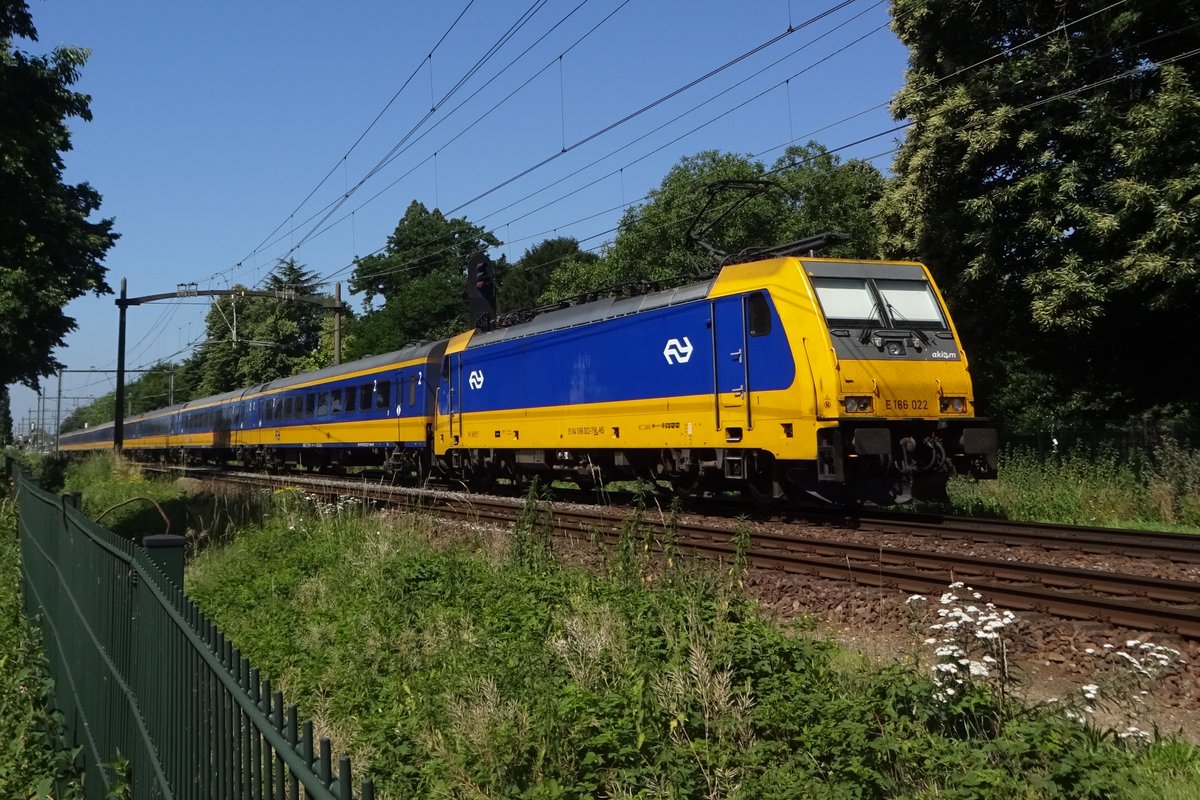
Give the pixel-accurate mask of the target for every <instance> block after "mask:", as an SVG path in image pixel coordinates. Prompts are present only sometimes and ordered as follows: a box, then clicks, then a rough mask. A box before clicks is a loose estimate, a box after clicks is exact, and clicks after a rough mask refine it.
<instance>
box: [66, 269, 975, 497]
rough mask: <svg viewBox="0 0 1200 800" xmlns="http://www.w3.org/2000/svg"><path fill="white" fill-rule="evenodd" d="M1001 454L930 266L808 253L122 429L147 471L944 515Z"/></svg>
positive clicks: (91, 432)
mask: <svg viewBox="0 0 1200 800" xmlns="http://www.w3.org/2000/svg"><path fill="white" fill-rule="evenodd" d="M485 316H486V315H485ZM112 442H113V425H112V423H109V424H106V425H99V426H96V427H92V428H89V429H86V430H81V431H74V432H71V433H66V434H63V435H62V436H61V439H60V449H61V450H63V451H66V452H86V451H89V450H94V449H99V448H107V447H111V446H112ZM996 442H997V437H996V430H995V428H994V427H993V426H992V425H991V424H990V423H989V421H988V420H987V419H986V418H985V417H982V416H980V415H978V414H977V412H976V399H975V395H974V392H973V387H972V382H971V375H970V369H969V362H968V359H967V354H966V353H965V352H964V350H963V347H962V343H961V341H960V339H959V336H958V333H957V331H956V329H955V327H954V322H953V320H952V318H951V316H950V314H949V313H948V311H947V308H946V304H945V301H944V299H943V297H942V294H941V292H940V291H939V289H938V287H937V284H936V283H935V281H934V279H933V276H932V275H931V274H930V272H929V270H928V269H927V268H926V267H925V266H924V265H922V264H920V263H917V262H911V261H868V260H852V259H834V258H819V257H815V256H805V255H803V254H789V255H782V256H777V257H764V258H759V259H757V260H751V261H745V262H742V263H731V264H726V265H725V266H723V267H721V268H720V269H719V271H717V272H715V273H714V274H713V275H712V276H711V277H709V278H708V279H706V280H699V281H693V282H690V283H687V284H684V285H678V286H673V287H667V288H661V289H658V290H656V291H649V292H645V293H640V294H634V295H631V296H610V297H601V298H597V299H591V300H590V301H588V302H578V303H569V304H563V305H561V306H559V307H554V308H550V309H546V310H543V311H541V312H540V313H537V314H532V315H527V316H526V317H525V318H524V319H521V320H519V321H516V322H514V323H513V324H480V325H478V326H477V327H475V328H473V329H471V330H467V331H464V332H463V333H460V334H458V335H456V336H453V337H451V338H448V339H443V340H439V341H432V342H423V343H419V344H414V345H412V346H409V347H406V348H404V349H402V350H399V351H396V352H392V353H387V354H383V355H377V356H372V357H369V358H365V359H362V360H358V361H354V362H350V363H345V364H340V365H337V366H331V367H327V368H325V369H321V370H318V371H316V372H309V373H305V374H302V375H295V376H292V377H287V378H280V379H278V380H273V381H268V382H265V383H262V384H259V385H256V386H249V387H245V388H243V389H238V390H236V391H231V392H226V393H224V394H220V395H215V396H212V397H204V398H200V399H196V400H191V401H189V402H187V403H183V404H179V405H175V406H173V407H170V408H163V409H160V410H157V411H152V412H149V413H145V414H140V415H137V416H134V417H130V418H129V419H127V420H126V421H125V425H124V448H125V452H126V453H127V454H128V455H129V456H130V457H131V458H133V459H135V460H144V461H166V462H177V463H207V464H230V463H237V464H240V465H242V466H244V467H246V468H256V469H309V470H342V469H346V468H353V467H380V468H385V469H388V470H392V471H394V473H395V474H396V475H398V476H403V477H407V478H409V479H411V480H414V481H419V480H424V479H426V478H428V477H430V476H441V477H444V478H446V479H449V480H452V481H459V482H461V483H463V484H466V485H467V486H468V487H470V488H472V489H474V490H485V489H487V488H488V487H489V486H491V485H492V484H493V483H494V482H496V481H497V480H501V479H509V480H514V481H527V480H530V479H532V478H533V477H536V476H541V477H542V478H543V479H548V480H566V481H571V482H574V483H576V484H578V485H580V486H583V487H589V488H590V487H598V486H602V485H604V484H607V483H610V482H613V481H623V480H638V479H644V480H650V481H653V482H655V483H658V484H669V485H670V486H672V487H674V488H675V489H676V490H678V491H680V492H682V493H689V494H694V493H703V492H725V491H734V492H742V493H747V494H750V495H752V496H754V497H756V498H758V499H760V500H763V501H789V500H792V501H809V500H813V499H815V500H817V501H821V502H830V503H864V502H867V503H878V504H890V503H902V502H906V501H908V500H911V499H913V498H918V499H922V498H925V499H934V500H936V499H942V498H944V493H945V487H946V482H947V480H948V478H949V476H951V475H953V474H963V475H970V476H974V477H976V478H980V479H987V478H992V477H995V471H996Z"/></svg>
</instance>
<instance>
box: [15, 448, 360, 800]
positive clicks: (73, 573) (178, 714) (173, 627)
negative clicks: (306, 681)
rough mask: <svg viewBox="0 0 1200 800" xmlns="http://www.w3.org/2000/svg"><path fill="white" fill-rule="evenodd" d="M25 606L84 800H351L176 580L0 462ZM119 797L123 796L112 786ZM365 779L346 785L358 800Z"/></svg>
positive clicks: (346, 772) (328, 763)
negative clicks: (74, 750) (74, 753)
mask: <svg viewBox="0 0 1200 800" xmlns="http://www.w3.org/2000/svg"><path fill="white" fill-rule="evenodd" d="M5 470H6V472H7V473H8V474H9V475H10V476H11V477H12V480H13V484H14V486H15V488H16V494H17V511H18V531H19V536H20V546H21V559H22V591H23V593H24V598H25V608H26V611H27V613H28V615H29V617H30V618H31V619H32V620H35V621H36V623H37V624H38V625H40V627H41V630H42V639H43V643H44V646H45V650H46V655H47V657H48V660H49V662H50V670H51V674H52V676H53V678H54V682H55V702H56V704H57V706H58V709H59V710H60V711H61V712H62V713H63V715H64V717H65V722H66V731H67V736H68V737H69V739H68V744H69V745H70V746H72V747H79V748H81V758H82V761H83V763H82V767H83V772H84V787H85V790H86V794H87V797H88V798H89V800H91V799H92V798H95V800H103V799H104V798H108V797H112V796H118V797H119V796H122V795H123V794H124V795H125V796H128V797H131V798H135V799H136V800H140V799H141V798H206V799H207V800H218V799H219V800H225V798H248V799H251V800H271V799H272V798H278V800H283V798H299V797H300V796H301V793H303V796H304V797H307V798H313V799H314V800H353V798H355V795H354V793H353V788H352V778H351V767H350V759H349V758H342V759H341V760H340V762H339V764H338V768H337V771H336V773H335V771H334V769H333V764H332V757H331V752H332V748H331V745H330V742H329V740H328V739H324V738H323V739H321V740H320V741H319V742H315V741H314V736H313V725H312V722H311V721H309V720H306V721H304V722H300V721H299V720H298V714H297V710H296V706H294V705H286V704H285V703H284V698H283V695H282V693H280V692H278V691H272V689H271V682H270V680H269V679H267V680H264V679H262V678H261V676H260V674H259V671H258V669H256V668H254V667H252V666H251V665H250V663H249V661H248V660H247V659H246V657H245V656H243V655H242V654H241V652H240V651H239V650H238V648H236V647H234V646H233V644H232V642H230V641H229V640H228V639H227V638H226V637H225V635H224V634H223V633H222V632H221V631H220V630H219V629H218V628H217V626H216V625H215V624H214V623H213V622H212V621H211V620H209V619H208V618H207V617H206V616H205V615H204V614H203V613H202V612H201V611H200V610H199V609H198V608H196V606H195V605H194V604H193V603H192V602H191V601H190V600H189V599H188V598H187V596H186V595H185V594H184V593H183V591H182V584H183V580H182V574H177V575H173V576H169V575H168V574H165V573H164V571H163V568H162V565H163V564H166V565H167V569H168V572H171V571H174V570H172V569H171V567H170V558H167V559H165V560H164V559H155V558H154V557H153V556H152V555H151V553H150V552H148V551H147V550H146V549H144V548H143V547H141V546H139V545H137V544H135V543H133V542H131V541H129V540H127V539H125V538H122V537H119V536H117V535H116V534H114V533H112V532H111V531H108V530H105V529H104V528H101V527H99V526H98V525H96V524H94V523H93V522H92V521H91V520H89V519H88V518H87V517H86V516H85V515H84V514H83V513H82V512H81V511H80V510H79V509H78V508H77V499H75V498H72V497H71V496H70V495H64V496H62V497H58V496H55V495H52V494H49V493H47V492H45V491H43V490H42V489H41V488H40V487H39V486H38V485H37V482H36V480H35V479H34V478H33V477H32V476H31V475H30V474H29V472H28V471H27V470H26V469H25V468H24V467H23V466H22V465H21V464H20V463H19V462H16V461H14V460H12V459H11V458H10V459H7V460H6V464H5ZM125 787H127V788H125ZM374 794H375V790H374V785H373V784H372V782H371V781H370V780H365V781H363V782H362V783H361V785H360V787H359V794H358V797H359V798H361V800H372V798H373V797H374Z"/></svg>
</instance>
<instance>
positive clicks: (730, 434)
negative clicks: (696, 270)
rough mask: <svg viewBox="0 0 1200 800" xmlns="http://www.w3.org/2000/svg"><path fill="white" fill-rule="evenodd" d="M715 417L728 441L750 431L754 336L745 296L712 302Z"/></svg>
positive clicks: (718, 428) (751, 422) (739, 439)
mask: <svg viewBox="0 0 1200 800" xmlns="http://www.w3.org/2000/svg"><path fill="white" fill-rule="evenodd" d="M712 321H713V324H712V330H711V336H712V353H713V415H714V417H715V419H716V427H717V430H719V431H723V432H724V433H725V441H727V442H730V443H734V442H740V441H741V440H742V435H743V433H744V432H745V431H746V430H748V429H750V428H751V427H752V425H753V420H752V419H751V415H750V341H749V339H750V337H749V332H748V329H747V308H746V298H745V297H722V298H719V299H717V300H714V301H712Z"/></svg>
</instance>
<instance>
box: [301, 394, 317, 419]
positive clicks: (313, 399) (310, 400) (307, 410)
mask: <svg viewBox="0 0 1200 800" xmlns="http://www.w3.org/2000/svg"><path fill="white" fill-rule="evenodd" d="M316 414H317V393H316V392H309V393H308V394H306V395H305V396H304V416H306V417H314V416H316Z"/></svg>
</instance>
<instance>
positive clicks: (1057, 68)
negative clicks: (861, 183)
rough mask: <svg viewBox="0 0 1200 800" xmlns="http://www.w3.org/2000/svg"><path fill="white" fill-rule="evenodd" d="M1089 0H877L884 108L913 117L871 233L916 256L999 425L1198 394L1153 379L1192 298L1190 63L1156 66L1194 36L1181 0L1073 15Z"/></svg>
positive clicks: (1199, 259) (1196, 147)
mask: <svg viewBox="0 0 1200 800" xmlns="http://www.w3.org/2000/svg"><path fill="white" fill-rule="evenodd" d="M1103 5H1104V4H1103V3H1100V2H1085V0H1064V1H1063V2H1056V3H1033V2H1019V3H977V2H974V1H973V0H895V2H894V4H893V16H894V19H895V23H894V25H895V30H896V32H897V34H898V35H899V36H900V38H901V40H902V41H903V42H904V43H905V44H906V45H907V46H908V48H909V70H908V78H907V83H906V85H905V86H904V88H903V89H902V90H901V91H900V92H899V94H898V95H897V96H896V98H895V100H894V102H893V105H892V112H893V114H894V115H895V116H896V118H898V119H904V118H907V119H909V120H911V121H912V123H913V125H912V127H911V128H909V130H908V133H907V136H906V138H905V140H904V142H903V145H902V146H901V149H900V151H899V153H898V155H897V157H896V161H895V164H894V171H895V173H896V178H895V180H894V182H893V183H892V184H891V185H890V186H889V188H888V190H887V193H886V197H885V199H884V200H883V201H882V202H881V204H880V212H881V216H882V218H883V220H884V222H885V225H886V228H887V230H888V234H887V238H886V240H885V244H884V249H885V251H886V252H887V253H889V254H891V255H896V256H908V257H915V258H919V259H921V260H922V261H924V262H926V263H927V264H928V265H929V267H930V268H931V269H932V270H933V271H934V273H935V275H936V276H937V278H938V280H939V282H940V283H941V284H942V287H943V289H944V290H945V291H946V292H947V294H948V297H949V300H950V303H951V307H952V310H953V311H954V312H955V314H956V317H957V320H958V322H959V327H960V330H961V331H962V333H963V335H964V338H965V339H966V345H967V349H968V352H970V353H971V354H972V355H973V357H974V358H973V361H974V364H975V374H976V377H977V379H979V380H978V383H979V384H980V385H981V387H982V388H983V391H982V392H981V394H983V395H984V396H985V397H986V396H991V397H993V398H994V399H995V401H996V402H995V408H996V410H998V411H999V412H1000V413H1001V414H1003V415H1004V416H1006V417H1008V418H1009V419H1010V421H1016V422H1019V421H1020V420H1021V419H1026V420H1029V421H1030V423H1031V424H1033V423H1034V421H1038V422H1042V421H1043V420H1044V419H1045V418H1047V417H1049V418H1051V419H1053V418H1055V417H1057V418H1060V419H1061V418H1063V417H1070V416H1081V415H1087V416H1106V417H1109V418H1111V417H1114V416H1118V415H1124V414H1131V413H1135V412H1139V411H1142V410H1146V409H1149V408H1151V407H1154V406H1160V405H1164V404H1175V405H1177V406H1179V407H1182V408H1188V409H1192V410H1195V409H1196V408H1197V398H1196V395H1195V393H1194V391H1193V390H1191V389H1188V388H1187V387H1188V386H1189V385H1190V383H1189V382H1188V381H1186V380H1182V381H1180V380H1175V381H1166V380H1162V379H1161V377H1160V376H1162V375H1167V374H1170V375H1174V374H1177V372H1178V369H1179V364H1178V360H1177V357H1176V355H1175V353H1174V352H1173V350H1174V348H1172V347H1170V346H1169V344H1167V343H1170V342H1176V341H1188V340H1190V333H1191V327H1192V326H1191V323H1192V319H1193V318H1194V317H1195V316H1196V314H1197V312H1200V139H1198V138H1197V137H1196V135H1195V132H1196V130H1197V129H1200V97H1198V95H1197V91H1196V87H1197V78H1198V77H1200V63H1198V62H1197V61H1196V60H1195V59H1192V60H1190V61H1186V60H1181V61H1179V62H1178V63H1174V59H1175V57H1176V56H1177V55H1179V54H1185V53H1188V52H1191V51H1193V50H1194V49H1195V48H1196V47H1197V46H1200V29H1198V28H1197V27H1196V26H1195V25H1190V24H1184V23H1186V22H1188V21H1192V22H1194V21H1195V20H1196V19H1197V18H1200V14H1198V13H1197V12H1198V10H1200V6H1198V4H1197V3H1196V2H1195V0H1187V1H1186V2H1181V3H1169V4H1124V5H1120V6H1118V7H1117V8H1113V9H1110V10H1106V11H1103V13H1097V14H1094V15H1093V16H1090V17H1088V18H1087V19H1084V20H1083V21H1081V22H1074V21H1075V20H1079V19H1081V18H1083V17H1085V16H1086V15H1089V14H1093V12H1096V11H1099V10H1100V9H1101V7H1102V6H1103ZM1065 23H1071V24H1065ZM1043 33H1049V35H1048V36H1046V37H1044V38H1042V39H1039V40H1037V41H1035V42H1032V43H1030V44H1022V43H1023V42H1026V41H1027V40H1030V39H1033V38H1034V37H1035V36H1038V35H1039V34H1043ZM1014 46H1015V47H1014ZM1009 48H1012V49H1011V52H1005V51H1006V50H1008V49H1009ZM1000 53H1003V57H1000V58H992V57H993V56H996V55H997V54H1000ZM988 59H991V60H988ZM981 62H982V63H981ZM977 65H978V66H977Z"/></svg>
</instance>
